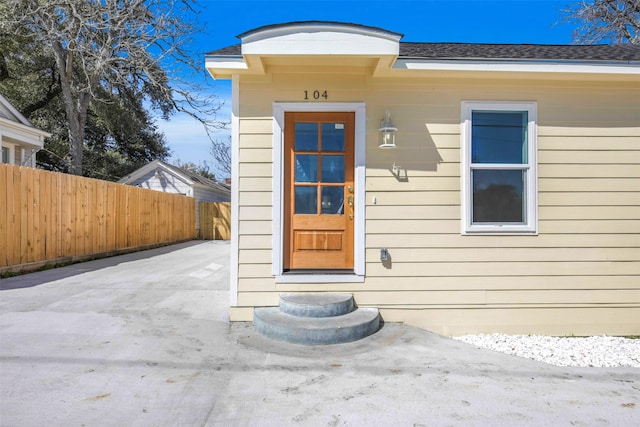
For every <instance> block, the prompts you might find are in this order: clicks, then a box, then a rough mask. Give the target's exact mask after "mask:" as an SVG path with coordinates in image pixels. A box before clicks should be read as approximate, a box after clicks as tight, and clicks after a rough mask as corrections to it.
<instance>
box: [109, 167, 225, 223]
mask: <svg viewBox="0 0 640 427" xmlns="http://www.w3.org/2000/svg"><path fill="white" fill-rule="evenodd" d="M118 182H119V183H120V184H127V185H134V186H136V187H141V188H148V189H150V190H156V191H163V192H165V193H174V194H182V195H185V196H189V197H193V198H195V199H196V200H195V202H196V228H197V229H198V231H199V229H200V218H199V216H200V215H199V209H198V206H199V204H200V202H229V201H231V190H230V188H229V187H228V186H227V185H225V184H221V183H219V182H216V181H213V180H211V179H209V178H205V177H203V176H201V175H197V174H195V173H191V172H189V171H186V170H183V169H180V168H179V167H177V166H173V165H170V164H168V163H165V162H163V161H161V160H154V161H152V162H150V163H148V164H146V165H145V166H143V167H141V168H140V169H137V170H135V171H134V172H132V173H130V174H129V175H127V176H125V177H123V178H121V179H120V180H119V181H118Z"/></svg>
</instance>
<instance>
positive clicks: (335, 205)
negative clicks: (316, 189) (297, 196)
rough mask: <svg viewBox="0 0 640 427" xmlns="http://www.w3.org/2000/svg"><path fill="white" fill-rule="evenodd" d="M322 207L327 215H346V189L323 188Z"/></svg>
mask: <svg viewBox="0 0 640 427" xmlns="http://www.w3.org/2000/svg"><path fill="white" fill-rule="evenodd" d="M321 205H322V206H321V207H322V210H321V212H322V213H323V214H325V215H342V214H344V187H322V198H321Z"/></svg>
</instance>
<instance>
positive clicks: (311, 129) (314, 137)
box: [283, 112, 355, 271]
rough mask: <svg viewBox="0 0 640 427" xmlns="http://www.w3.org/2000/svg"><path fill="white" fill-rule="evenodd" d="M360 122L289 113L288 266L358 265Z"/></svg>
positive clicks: (341, 114) (344, 117) (348, 117)
mask: <svg viewBox="0 0 640 427" xmlns="http://www.w3.org/2000/svg"><path fill="white" fill-rule="evenodd" d="M354 122H355V114H354V113H349V112H339V113H324V112H323V113H307V112H291V113H285V139H284V148H285V149H284V213H285V218H284V231H285V235H284V236H283V237H284V254H283V255H284V257H283V258H284V269H285V271H287V270H289V271H291V270H308V269H311V270H353V223H354V221H353V217H354V205H353V204H354V200H355V193H354V190H355V189H354V180H353V177H354V157H353V156H354V154H353V150H354Z"/></svg>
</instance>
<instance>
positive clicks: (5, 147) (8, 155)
mask: <svg viewBox="0 0 640 427" xmlns="http://www.w3.org/2000/svg"><path fill="white" fill-rule="evenodd" d="M4 150H7V158H6V159H5V158H4ZM2 151H3V153H2V158H0V161H2V163H6V164H12V162H11V147H9V146H4V145H3V146H2Z"/></svg>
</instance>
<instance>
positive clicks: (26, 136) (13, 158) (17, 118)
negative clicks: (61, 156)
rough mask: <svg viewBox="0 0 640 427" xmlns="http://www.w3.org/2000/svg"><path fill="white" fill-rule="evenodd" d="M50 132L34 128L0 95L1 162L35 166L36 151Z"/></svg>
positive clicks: (40, 147)
mask: <svg viewBox="0 0 640 427" xmlns="http://www.w3.org/2000/svg"><path fill="white" fill-rule="evenodd" d="M50 136H51V134H50V133H48V132H45V131H42V130H40V129H36V128H35V127H34V126H33V125H32V124H31V122H29V120H27V119H26V118H25V117H24V116H23V115H22V114H20V112H19V111H18V110H16V109H15V107H14V106H13V105H11V103H10V102H9V101H8V100H7V98H5V97H4V96H2V95H0V146H1V147H2V163H10V164H12V165H18V166H29V167H32V168H35V167H36V153H37V152H38V151H40V150H41V149H42V147H43V146H44V139H45V138H48V137H50Z"/></svg>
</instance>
